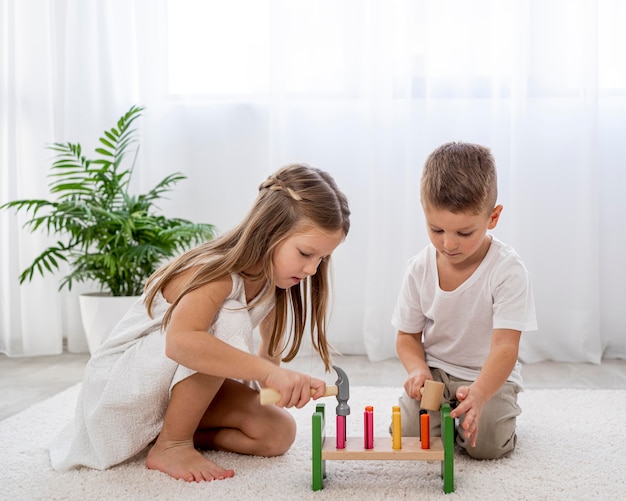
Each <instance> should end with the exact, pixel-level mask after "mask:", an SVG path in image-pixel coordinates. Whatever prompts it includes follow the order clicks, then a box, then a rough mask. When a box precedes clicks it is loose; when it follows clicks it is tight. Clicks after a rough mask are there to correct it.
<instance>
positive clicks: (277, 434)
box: [260, 411, 296, 457]
mask: <svg viewBox="0 0 626 501" xmlns="http://www.w3.org/2000/svg"><path fill="white" fill-rule="evenodd" d="M263 428H264V429H262V430H261V435H260V436H261V437H262V440H263V442H264V445H263V449H264V451H265V452H264V453H263V455H264V456H268V457H271V456H281V455H282V454H285V453H286V452H287V451H288V450H289V448H290V447H291V446H292V445H293V443H294V441H295V439H296V421H295V419H294V418H293V416H292V415H291V414H289V413H288V412H286V411H282V412H280V413H278V415H277V416H274V417H273V418H272V419H268V420H266V421H265V426H264V427H263Z"/></svg>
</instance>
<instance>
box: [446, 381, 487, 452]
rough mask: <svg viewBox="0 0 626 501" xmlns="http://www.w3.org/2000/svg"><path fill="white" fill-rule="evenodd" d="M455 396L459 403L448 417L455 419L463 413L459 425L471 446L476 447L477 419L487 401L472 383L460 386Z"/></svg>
mask: <svg viewBox="0 0 626 501" xmlns="http://www.w3.org/2000/svg"><path fill="white" fill-rule="evenodd" d="M456 398H457V399H458V400H459V402H460V404H459V405H457V406H456V408H455V409H453V410H452V412H450V417H451V418H452V419H455V418H458V417H461V416H462V415H464V417H463V422H462V423H461V426H462V427H463V430H464V431H465V437H466V438H467V439H468V440H469V441H470V445H471V446H472V447H476V438H477V437H478V421H479V420H480V415H481V414H482V412H483V407H484V406H485V403H487V401H486V399H485V397H484V395H483V394H482V392H481V391H480V390H479V389H477V388H476V387H475V386H474V385H470V386H461V387H460V388H459V389H458V390H457V391H456Z"/></svg>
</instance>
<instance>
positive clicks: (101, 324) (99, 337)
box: [78, 292, 139, 354]
mask: <svg viewBox="0 0 626 501" xmlns="http://www.w3.org/2000/svg"><path fill="white" fill-rule="evenodd" d="M137 299H139V296H112V295H110V294H107V293H104V292H93V293H89V294H80V295H79V296H78V301H79V304H80V314H81V318H82V322H83V329H84V330H85V335H86V336H87V345H88V346H89V353H91V354H93V352H94V351H95V350H96V348H98V346H100V344H101V343H102V341H104V339H106V337H107V336H108V335H109V334H110V333H111V331H112V330H113V327H115V326H116V325H117V323H118V322H119V321H120V320H121V318H122V317H123V316H124V314H125V313H126V312H127V311H128V310H129V309H130V307H131V306H132V305H133V304H134V303H135V301H137Z"/></svg>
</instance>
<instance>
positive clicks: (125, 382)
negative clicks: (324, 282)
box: [50, 274, 273, 470]
mask: <svg viewBox="0 0 626 501" xmlns="http://www.w3.org/2000/svg"><path fill="white" fill-rule="evenodd" d="M232 280H233V289H232V291H231V294H230V295H229V296H228V298H227V299H226V300H225V301H224V304H223V305H222V308H221V309H220V310H219V312H218V314H217V316H216V318H215V321H214V322H213V325H212V326H211V329H209V332H208V333H207V335H214V336H215V337H217V338H218V339H221V340H223V341H225V342H227V343H228V344H230V345H232V346H234V347H236V348H239V349H240V350H243V351H246V352H249V353H253V349H254V341H253V331H254V329H255V328H256V327H257V326H258V325H259V323H260V322H261V320H263V318H264V317H265V316H266V315H267V313H269V311H270V310H271V308H272V306H273V302H272V301H265V302H264V303H261V304H259V305H255V306H254V307H253V308H251V309H246V306H247V304H246V295H245V290H244V284H243V279H242V278H241V277H240V276H239V275H236V274H233V275H232ZM261 294H263V292H262V293H261ZM169 306H170V305H169V303H168V302H167V301H166V300H165V298H164V297H163V296H162V295H161V294H160V293H158V294H157V296H156V297H155V300H154V302H153V310H152V316H153V318H150V316H148V313H147V311H146V308H145V305H144V302H143V297H142V298H141V299H139V300H138V301H137V302H136V303H135V304H134V305H133V306H132V307H131V309H130V310H129V311H128V313H126V315H125V316H124V318H122V320H121V321H120V322H119V323H118V325H117V326H116V327H115V329H114V330H113V331H112V332H111V335H110V336H109V337H108V338H107V340H106V341H105V342H104V343H103V344H102V345H101V346H100V347H99V348H98V349H97V350H96V352H95V353H94V354H93V356H92V357H91V359H90V360H89V363H88V364H87V367H86V370H85V376H84V380H83V383H82V387H81V390H80V394H79V396H78V401H77V404H76V414H75V417H74V420H73V422H71V423H69V424H68V425H67V426H66V427H65V428H64V429H63V430H62V431H61V433H60V434H59V435H58V436H57V437H56V438H55V439H54V441H53V442H52V445H51V446H50V459H51V462H52V466H53V468H54V469H56V470H68V469H70V468H74V467H78V466H88V467H90V468H97V469H105V468H108V467H110V466H113V465H116V464H119V463H121V462H122V461H125V460H126V459H129V458H131V457H133V456H134V455H136V454H137V453H139V452H141V451H142V450H143V449H144V448H145V447H146V446H148V445H149V444H150V442H152V441H153V440H154V439H155V438H156V436H157V435H158V434H159V432H160V431H161V427H162V425H163V416H164V414H165V410H166V408H167V404H168V402H169V396H170V390H171V389H172V387H173V386H174V385H175V384H176V383H178V382H179V381H181V380H183V379H185V378H186V377H189V376H190V375H192V374H194V372H195V371H192V370H191V369H188V368H186V367H184V366H182V365H179V364H177V363H176V362H174V361H173V360H171V359H169V358H167V357H166V356H165V333H164V332H163V331H162V330H161V320H162V319H163V316H164V315H165V312H166V311H167V309H168V308H169Z"/></svg>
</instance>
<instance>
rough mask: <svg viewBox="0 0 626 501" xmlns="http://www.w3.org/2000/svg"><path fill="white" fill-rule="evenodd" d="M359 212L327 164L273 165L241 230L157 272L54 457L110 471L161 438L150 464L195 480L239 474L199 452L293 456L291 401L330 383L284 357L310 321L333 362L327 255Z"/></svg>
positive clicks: (109, 348) (113, 340)
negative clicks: (271, 399) (271, 392)
mask: <svg viewBox="0 0 626 501" xmlns="http://www.w3.org/2000/svg"><path fill="white" fill-rule="evenodd" d="M349 217H350V210H349V208H348V202H347V199H346V197H345V196H344V195H343V193H342V192H341V191H340V190H339V189H338V187H337V185H336V184H335V182H334V180H333V178H332V177H331V176H330V175H329V174H328V173H326V172H324V171H322V170H319V169H316V168H312V167H309V166H307V165H302V164H296V165H289V166H287V167H284V168H282V169H280V170H278V171H277V172H276V173H274V174H273V175H271V176H269V177H268V178H267V179H266V180H265V181H264V182H263V183H262V184H261V185H260V186H259V193H258V196H257V198H256V201H255V203H254V205H253V207H252V208H251V210H250V212H249V213H248V214H247V216H246V217H245V218H244V219H243V221H242V222H241V223H240V224H239V225H238V226H237V227H235V228H234V229H232V230H231V231H230V232H228V233H226V234H224V235H223V236H221V237H219V238H217V239H215V240H213V241H210V242H207V243H205V244H203V245H200V246H198V247H196V248H194V249H192V250H190V251H188V252H187V253H185V254H183V255H182V256H180V257H179V258H177V259H175V260H174V261H172V262H170V263H169V264H166V265H164V266H163V267H162V268H161V269H159V270H158V271H157V272H156V273H154V275H152V276H151V277H150V278H149V279H148V281H147V284H146V288H145V293H144V295H143V297H142V299H141V300H140V301H138V302H137V304H135V306H134V307H133V308H132V309H131V310H130V311H129V312H128V314H127V315H126V316H125V317H124V319H122V321H121V322H120V324H118V326H117V327H116V329H115V330H114V331H113V332H112V333H111V335H110V336H109V338H108V339H107V340H106V341H105V343H104V344H103V345H102V346H101V347H100V348H99V349H98V350H97V352H96V353H94V355H93V357H92V358H91V360H90V362H89V364H88V366H87V369H86V373H85V380H84V383H83V387H82V389H81V393H80V396H79V400H78V403H77V411H76V419H75V421H74V423H73V424H72V425H71V426H69V427H68V428H67V429H66V430H64V431H63V432H62V433H61V435H60V436H59V437H58V438H57V440H56V441H55V443H54V444H53V446H52V447H51V450H50V453H51V459H52V464H53V466H54V467H55V468H56V469H59V470H65V469H68V468H73V467H77V466H81V465H84V466H89V467H92V468H99V469H105V468H108V467H110V466H113V465H115V464H118V463H120V462H122V461H124V460H126V459H128V458H130V457H133V456H135V455H136V454H138V453H140V452H141V451H142V450H144V449H146V447H147V446H148V445H150V444H152V445H151V448H150V449H149V452H148V453H147V457H146V466H147V467H148V468H151V469H155V470H160V471H162V472H164V473H166V474H168V475H170V476H172V477H174V478H177V479H180V478H182V479H184V480H187V481H198V482H199V481H203V480H213V479H223V478H227V477H231V476H232V475H233V474H234V472H233V470H230V469H225V468H223V467H221V466H218V465H217V464H215V463H214V462H213V461H211V460H210V459H209V458H208V457H207V456H206V455H204V454H202V453H201V452H200V451H199V450H198V449H203V450H223V451H231V452H237V453H241V454H253V455H262V456H275V455H280V454H283V453H285V452H286V451H287V450H288V449H289V447H290V446H291V444H292V443H293V441H294V439H295V434H296V429H295V422H294V420H293V418H292V416H291V414H290V413H289V412H287V411H286V410H285V408H289V407H297V408H300V407H302V406H304V405H305V404H306V403H307V402H308V401H309V400H310V399H311V398H313V399H317V398H319V397H320V396H321V395H323V393H324V391H325V383H324V381H322V380H319V379H316V378H312V377H310V376H308V375H306V374H302V373H298V372H295V371H291V370H288V369H285V368H281V367H280V362H281V361H285V362H286V361H290V360H292V359H293V358H294V357H295V356H296V354H297V353H298V351H299V349H300V346H301V343H302V339H303V336H304V331H305V326H306V325H305V324H306V323H307V319H308V320H309V324H310V336H311V340H312V344H313V346H314V348H315V349H316V351H317V352H318V353H319V355H320V357H321V358H322V360H323V362H324V365H325V367H326V369H327V370H329V368H330V363H331V362H330V353H329V344H328V341H327V338H326V317H327V307H328V302H329V264H330V256H331V254H332V252H333V251H334V250H335V248H336V247H337V246H338V245H339V244H340V243H341V242H342V241H343V240H344V239H345V237H346V236H347V234H348V231H349V228H350V219H349ZM256 327H258V332H259V334H260V339H259V343H258V350H257V353H256V354H253V346H254V343H253V338H252V334H253V331H254V329H255V328H256ZM259 386H260V387H271V388H274V389H276V390H278V391H279V392H280V395H281V398H280V401H279V402H278V404H277V405H276V406H261V405H260V403H259V397H258V388H259Z"/></svg>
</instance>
